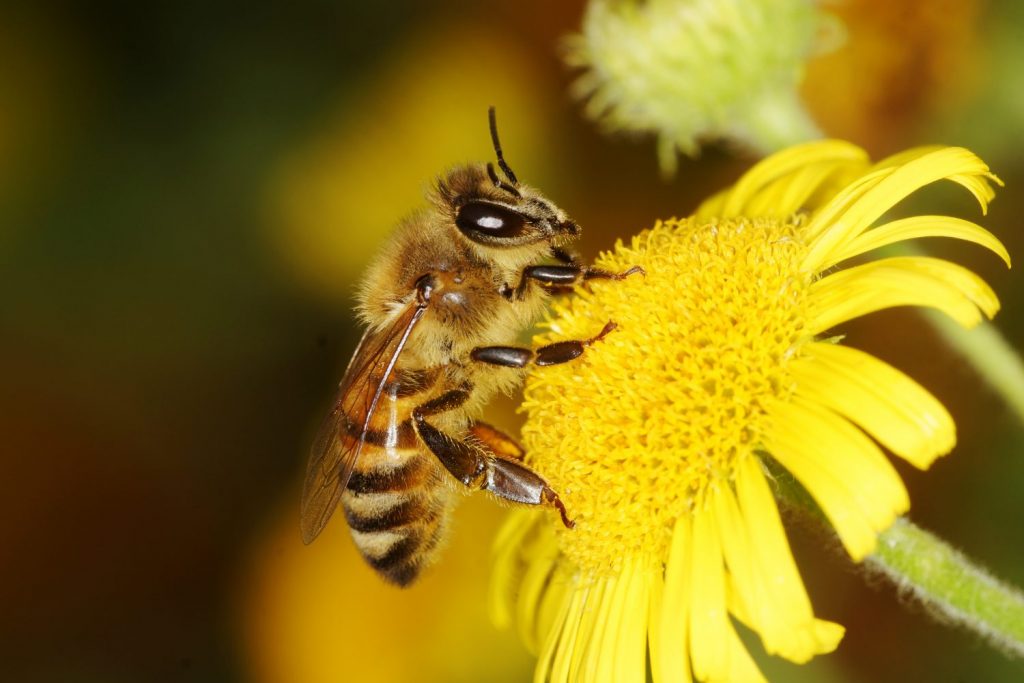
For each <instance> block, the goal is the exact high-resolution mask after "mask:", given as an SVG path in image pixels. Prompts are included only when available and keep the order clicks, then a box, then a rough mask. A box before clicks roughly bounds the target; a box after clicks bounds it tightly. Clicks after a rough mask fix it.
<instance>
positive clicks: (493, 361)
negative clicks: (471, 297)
mask: <svg viewBox="0 0 1024 683" xmlns="http://www.w3.org/2000/svg"><path fill="white" fill-rule="evenodd" d="M616 327H618V325H617V324H616V323H615V322H613V321H611V320H609V321H608V323H607V324H606V325H605V326H604V329H602V330H601V331H600V332H599V333H598V334H597V335H595V336H593V337H591V338H590V339H583V340H570V341H560V342H555V343H554V344H546V345H544V346H542V347H540V348H539V349H537V350H536V351H533V350H531V349H526V348H521V347H518V346H478V347H477V348H475V349H473V351H472V352H470V354H469V356H470V358H472V359H473V360H475V361H479V362H481V363H487V364H488V365H498V366H501V367H506V368H523V367H526V365H527V363H530V362H533V364H534V365H541V366H544V365H558V364H559V363H568V362H569V361H571V360H573V359H574V358H579V357H580V356H582V355H583V351H584V350H585V349H586V348H587V347H588V346H591V345H593V344H595V343H596V342H599V341H601V340H602V339H604V338H605V337H606V336H607V335H608V333H609V332H611V331H612V330H614V329H615V328H616Z"/></svg>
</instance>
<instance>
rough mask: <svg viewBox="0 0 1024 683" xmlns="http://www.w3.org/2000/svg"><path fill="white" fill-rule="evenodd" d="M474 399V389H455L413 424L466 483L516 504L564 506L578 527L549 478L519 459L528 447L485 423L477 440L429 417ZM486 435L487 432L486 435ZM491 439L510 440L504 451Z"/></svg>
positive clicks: (423, 409) (421, 409) (418, 412)
mask: <svg viewBox="0 0 1024 683" xmlns="http://www.w3.org/2000/svg"><path fill="white" fill-rule="evenodd" d="M468 398H469V390H468V389H453V390H452V391H449V392H446V393H444V394H442V395H441V396H438V397H437V398H435V399H432V400H430V401H427V402H426V403H424V404H423V405H421V406H418V407H417V408H414V409H413V411H412V421H413V428H414V429H415V430H416V433H417V435H419V437H420V439H421V440H422V441H423V443H424V444H426V446H427V448H429V449H430V451H431V452H432V453H433V454H434V455H435V456H436V457H437V459H438V460H440V461H441V464H442V465H444V468H445V469H446V470H448V471H449V472H450V473H451V474H452V476H454V477H455V478H456V479H458V480H459V481H460V482H462V484H464V485H465V486H468V487H470V488H479V489H484V490H485V491H490V492H491V493H493V494H495V495H496V496H498V497H500V498H504V499H506V500H510V501H513V502H515V503H524V504H526V505H550V506H552V507H554V508H556V509H557V510H558V512H559V514H560V515H561V516H562V523H563V524H564V525H565V526H566V527H567V528H569V529H571V528H573V527H574V526H576V524H575V522H573V521H572V520H571V519H569V515H568V513H567V512H566V510H565V505H564V504H563V503H562V499H561V498H559V497H558V494H557V493H555V491H554V490H553V489H552V488H551V487H550V486H548V483H547V482H546V481H544V478H543V477H541V476H540V475H539V474H537V473H536V472H534V471H533V470H531V469H530V468H529V467H527V466H526V465H524V464H522V463H521V462H519V461H518V458H521V457H522V449H521V448H519V446H518V444H516V443H515V442H514V441H512V439H510V438H509V437H507V436H505V435H504V434H502V433H501V432H499V431H498V430H496V429H494V428H493V427H491V426H490V425H484V427H485V428H486V429H478V427H480V425H482V424H483V423H476V424H474V425H473V427H471V428H470V433H471V434H474V435H475V436H476V437H477V438H478V439H480V443H479V444H478V443H472V442H469V441H466V440H463V439H457V438H454V437H452V436H450V435H449V434H445V433H444V432H442V431H441V430H440V429H438V428H437V427H435V426H434V425H432V424H431V423H430V422H429V421H428V420H427V418H428V417H430V416H431V415H437V414H438V413H443V412H446V411H449V410H454V409H455V408H458V407H459V406H461V405H462V404H463V403H465V402H466V400H467V399H468ZM481 434H485V436H484V437H483V438H481ZM489 441H492V442H501V443H502V444H504V445H499V448H501V450H500V451H499V450H496V449H493V448H490V447H489V443H488V442H489ZM508 444H512V446H514V447H515V449H516V450H517V451H518V454H514V453H513V452H512V450H511V448H510V447H508ZM496 445H497V444H496Z"/></svg>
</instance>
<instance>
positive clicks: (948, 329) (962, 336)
mask: <svg viewBox="0 0 1024 683" xmlns="http://www.w3.org/2000/svg"><path fill="white" fill-rule="evenodd" d="M923 314H924V316H925V318H927V319H928V322H930V323H931V325H932V327H934V328H935V330H936V331H937V332H938V333H939V334H940V335H942V337H943V339H945V340H946V341H947V342H948V343H949V345H950V346H952V347H953V348H954V349H956V350H957V351H959V352H960V353H962V354H963V355H964V357H965V358H967V360H968V361H970V363H971V366H972V367H974V369H975V371H977V373H978V374H979V375H981V378H982V379H983V380H985V382H986V383H987V384H988V385H989V386H990V387H992V388H993V389H995V391H996V392H997V393H998V394H999V395H1000V396H1002V397H1003V400H1004V401H1006V403H1007V404H1009V406H1010V407H1011V408H1013V410H1014V412H1015V413H1016V414H1017V418H1018V419H1020V420H1021V421H1024V362H1021V358H1020V356H1019V355H1018V354H1017V352H1016V351H1015V350H1014V349H1013V347H1012V346H1011V345H1010V344H1009V342H1007V341H1006V338H1005V337H1003V335H1002V333H1001V332H1000V331H999V330H998V329H997V328H996V326H995V325H993V324H991V323H987V322H983V323H981V324H980V325H978V326H977V327H975V328H973V329H970V330H965V329H964V328H962V327H960V325H958V324H957V323H956V322H954V321H953V320H950V319H949V318H948V317H947V316H945V315H943V314H942V313H938V312H935V311H930V310H929V311H923Z"/></svg>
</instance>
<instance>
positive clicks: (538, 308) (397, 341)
mask: <svg viewBox="0 0 1024 683" xmlns="http://www.w3.org/2000/svg"><path fill="white" fill-rule="evenodd" d="M488 115H489V122H490V129H491V141H492V143H493V146H494V152H495V155H496V157H497V162H498V168H500V169H501V172H502V176H503V177H499V176H498V173H497V172H496V171H495V167H494V164H493V163H487V164H473V165H467V166H460V167H457V168H455V169H453V170H452V171H450V172H449V173H447V174H446V175H445V176H444V177H442V178H440V179H439V180H438V182H437V184H436V186H435V187H434V189H433V190H432V191H431V192H430V194H429V199H430V203H431V205H432V208H430V209H429V210H425V211H421V212H420V213H417V214H415V215H413V216H412V217H410V218H408V219H406V220H405V221H404V222H402V223H401V224H400V225H399V226H398V228H397V229H396V231H395V233H394V234H393V236H392V237H391V239H390V241H389V242H388V243H387V245H386V246H385V248H384V249H383V251H382V252H381V253H380V254H379V256H378V257H377V258H376V260H375V261H374V262H373V263H372V264H371V265H370V268H369V271H368V273H367V274H366V277H365V279H364V281H363V283H362V287H361V289H360V292H359V297H358V299H359V304H358V313H359V316H360V318H361V319H362V321H363V322H364V323H365V324H366V331H365V333H364V334H363V337H362V340H361V341H360V343H359V346H358V347H357V349H356V351H355V354H354V356H353V357H352V360H351V361H350V362H349V365H348V369H347V370H346V371H345V375H344V377H343V379H342V380H341V384H340V387H339V391H338V394H337V398H336V401H335V403H334V407H333V409H332V410H331V412H330V413H329V414H328V416H327V417H326V418H325V420H324V422H323V425H322V426H321V428H320V431H319V433H318V436H317V437H316V440H315V442H314V444H313V448H312V452H311V455H310V459H309V466H308V470H307V473H306V479H305V483H304V486H303V491H302V523H301V528H302V538H303V541H304V542H305V543H311V542H312V541H313V540H314V539H315V538H316V537H317V536H318V535H319V534H320V532H321V531H322V530H323V528H324V526H325V525H326V524H327V522H328V520H329V519H330V518H331V516H332V515H333V514H334V511H335V509H336V508H337V507H338V504H339V503H340V504H341V507H342V509H343V510H344V512H345V518H346V519H347V520H348V525H349V528H350V529H351V532H352V537H353V539H354V540H355V544H356V546H357V547H358V549H359V552H360V553H361V554H362V556H363V558H364V559H365V560H366V561H367V563H369V565H370V566H371V567H373V569H375V570H376V571H377V572H378V573H379V574H380V575H381V576H382V577H383V578H384V579H385V580H387V581H389V582H391V583H393V584H396V585H398V586H407V585H409V584H410V583H412V582H413V581H414V580H415V579H416V578H417V576H419V574H420V573H421V571H422V570H423V568H424V567H426V566H428V565H430V564H431V563H432V562H433V560H434V559H435V558H436V555H437V553H438V551H439V549H440V546H441V544H442V541H443V539H444V536H445V530H446V527H447V524H448V519H449V516H450V512H451V510H452V507H453V504H454V503H455V501H456V500H457V499H458V498H459V497H460V496H459V495H458V491H459V489H460V487H463V488H464V489H484V490H486V491H489V492H491V493H492V494H494V495H496V496H498V497H499V498H501V499H503V500H507V501H512V502H515V503H522V504H527V505H545V506H549V507H552V508H554V509H556V510H557V511H558V512H559V513H560V515H561V519H562V522H563V523H564V524H565V526H566V527H569V528H572V527H573V522H572V521H571V520H570V518H569V515H568V513H567V511H566V509H565V505H564V504H563V503H562V500H561V498H559V496H558V494H557V493H556V492H555V491H554V490H552V488H551V487H550V486H549V485H548V483H547V482H546V481H545V480H544V478H543V477H542V476H541V475H540V474H538V473H537V472H534V471H533V470H531V469H530V468H529V467H527V466H526V465H525V464H523V462H522V458H523V455H524V452H523V449H522V448H521V447H520V446H519V445H518V444H517V443H516V442H515V441H514V440H513V439H512V438H511V437H509V436H507V435H505V434H503V433H502V432H500V431H498V430H497V429H495V428H494V427H492V426H490V425H488V424H486V423H484V422H480V421H479V420H477V419H476V416H477V415H478V414H479V412H480V410H481V408H482V407H483V404H484V403H485V402H486V401H487V399H488V398H489V397H490V396H491V395H493V394H494V393H495V392H496V391H505V392H510V391H512V390H513V389H514V388H515V387H516V385H517V384H518V382H519V381H520V379H521V375H522V373H523V370H522V369H523V368H524V367H525V366H527V365H528V364H530V363H533V364H535V365H539V366H543V365H553V364H557V363H565V362H568V361H571V360H572V359H574V358H576V357H578V356H580V355H581V354H582V353H583V352H584V350H585V349H586V348H587V347H589V346H591V345H592V344H594V343H596V342H598V341H600V340H601V339H602V338H604V337H605V335H607V334H608V333H609V332H611V331H612V330H613V329H614V328H615V323H614V322H610V321H609V322H608V324H607V325H605V326H604V329H602V330H600V331H599V332H598V333H597V334H596V335H595V336H594V337H592V338H590V339H585V340H581V341H563V342H558V343H555V344H549V345H547V346H542V347H540V348H538V349H536V350H532V349H529V348H521V347H518V346H512V345H510V344H511V343H512V342H513V341H514V339H515V337H516V335H517V334H518V333H519V332H521V331H522V330H524V329H525V328H527V327H528V326H530V325H531V324H532V323H533V322H535V320H536V319H537V318H538V316H539V315H540V314H541V313H542V311H543V308H544V305H545V301H546V300H547V299H548V297H549V296H550V295H551V293H552V292H559V291H567V290H570V289H571V288H572V286H573V285H574V284H575V283H578V282H581V281H585V280H590V279H593V278H612V279H622V278H624V277H627V276H628V275H631V274H633V273H636V272H642V271H641V270H640V269H639V268H632V269H630V270H628V271H625V272H623V273H610V272H606V271H602V270H598V269H595V268H590V267H587V266H583V265H580V263H579V262H578V261H577V260H576V259H575V258H574V257H573V256H572V255H571V254H570V253H569V252H568V251H566V250H565V248H564V247H565V244H566V243H568V242H570V241H572V240H573V239H575V238H576V237H578V236H579V234H580V228H579V226H578V225H577V224H576V223H574V222H573V221H572V220H570V219H569V217H568V216H567V215H566V213H565V212H564V211H563V210H562V209H560V208H558V207H557V206H555V205H554V204H553V203H552V202H551V201H550V200H549V199H547V198H546V197H544V196H543V195H542V194H541V193H540V192H538V191H537V190H536V189H534V188H532V187H529V186H527V185H523V184H520V182H519V181H518V179H517V178H516V175H515V173H513V172H512V169H511V168H510V167H509V165H508V164H507V163H506V162H505V159H504V156H503V154H502V150H501V144H500V142H499V140H498V132H497V125H496V123H495V115H494V108H493V107H492V108H491V109H490V111H489V112H488ZM545 260H549V261H550V260H554V261H558V263H557V264H552V265H545V264H544V263H543V262H544V261H545Z"/></svg>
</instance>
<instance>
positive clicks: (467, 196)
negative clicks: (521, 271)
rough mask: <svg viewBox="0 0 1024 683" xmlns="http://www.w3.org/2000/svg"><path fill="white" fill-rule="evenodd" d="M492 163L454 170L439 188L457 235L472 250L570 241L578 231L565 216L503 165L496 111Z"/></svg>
mask: <svg viewBox="0 0 1024 683" xmlns="http://www.w3.org/2000/svg"><path fill="white" fill-rule="evenodd" d="M488 113H489V117H490V126H491V141H492V142H493V143H494V153H495V155H496V156H497V159H498V168H500V169H501V172H502V174H503V175H504V178H500V177H499V176H498V173H497V172H496V171H495V169H494V164H492V163H488V164H486V165H484V164H477V165H473V166H465V167H461V168H456V169H454V170H453V171H451V172H450V173H449V174H448V175H447V176H446V177H445V178H444V179H443V180H442V181H441V182H440V183H439V186H438V194H439V195H440V200H441V202H442V203H443V204H445V205H446V206H445V207H444V208H446V209H447V210H448V212H449V215H451V217H452V221H453V223H454V224H455V227H457V228H458V230H459V232H460V233H462V235H464V236H465V237H466V238H467V239H469V240H470V241H471V242H473V243H475V244H476V245H480V246H484V247H494V248H516V247H529V246H533V245H536V246H538V247H543V248H544V249H548V248H550V247H551V246H555V245H558V244H561V243H564V242H567V241H570V240H572V239H573V238H575V237H577V236H578V235H579V234H580V228H579V226H578V225H576V223H575V222H573V221H572V220H570V219H569V217H568V216H567V215H566V213H565V212H564V211H562V210H561V209H560V208H558V207H557V206H555V205H554V204H553V203H552V202H551V201H550V200H548V199H547V198H546V197H544V196H543V195H542V194H541V193H540V192H538V191H537V190H535V189H533V188H532V187H529V186H526V185H521V184H520V183H519V180H518V178H516V174H515V173H514V172H513V171H512V169H511V168H510V167H509V165H508V163H507V162H506V161H505V157H504V154H502V151H501V143H500V142H499V140H498V128H497V124H496V122H495V117H494V107H491V108H490V110H489V112H488Z"/></svg>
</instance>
